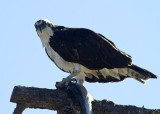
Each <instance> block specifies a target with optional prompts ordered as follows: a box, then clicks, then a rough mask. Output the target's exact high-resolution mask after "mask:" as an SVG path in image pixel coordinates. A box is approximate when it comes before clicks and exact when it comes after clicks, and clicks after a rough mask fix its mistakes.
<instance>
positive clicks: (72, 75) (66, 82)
mask: <svg viewBox="0 0 160 114" xmlns="http://www.w3.org/2000/svg"><path fill="white" fill-rule="evenodd" d="M79 72H80V71H79V70H78V71H77V70H75V71H74V72H72V73H71V74H70V75H69V76H68V77H66V78H63V80H62V81H61V82H59V83H57V84H56V86H57V87H61V86H62V85H63V84H65V85H68V84H69V83H70V82H71V81H75V79H73V77H75V76H76V75H77V74H78V73H79Z"/></svg>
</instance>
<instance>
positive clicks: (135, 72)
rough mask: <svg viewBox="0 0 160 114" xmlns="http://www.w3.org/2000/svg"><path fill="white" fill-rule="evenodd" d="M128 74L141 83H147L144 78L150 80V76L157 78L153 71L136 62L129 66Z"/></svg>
mask: <svg viewBox="0 0 160 114" xmlns="http://www.w3.org/2000/svg"><path fill="white" fill-rule="evenodd" d="M127 68H128V76H129V77H132V78H134V79H136V80H138V81H139V82H141V83H145V82H144V81H143V80H148V79H149V78H157V76H156V75H155V74H153V73H152V72H150V71H148V70H146V69H143V68H140V67H138V66H136V65H134V64H132V65H131V66H128V67H127Z"/></svg>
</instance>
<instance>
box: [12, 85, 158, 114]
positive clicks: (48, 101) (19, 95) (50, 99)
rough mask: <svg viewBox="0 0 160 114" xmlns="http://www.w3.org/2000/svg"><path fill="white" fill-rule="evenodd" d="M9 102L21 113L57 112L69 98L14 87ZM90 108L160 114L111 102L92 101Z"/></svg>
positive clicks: (111, 113) (113, 113) (103, 113)
mask: <svg viewBox="0 0 160 114" xmlns="http://www.w3.org/2000/svg"><path fill="white" fill-rule="evenodd" d="M72 100H73V102H74V105H75V107H76V109H78V110H80V107H79V103H78V102H77V101H76V100H75V99H74V98H73V99H72ZM10 101H11V102H14V103H17V106H18V108H19V112H23V110H24V109H25V108H40V109H49V110H57V111H59V110H61V109H62V108H63V107H65V106H69V105H70V98H68V95H67V93H66V92H65V91H62V90H60V89H45V88H35V87H24V86H15V87H14V89H13V92H12V96H11V99H10ZM22 104H23V105H22ZM21 105H22V106H21ZM19 106H20V107H19ZM92 108H93V114H128V113H130V114H154V113H155V114H160V109H157V110H154V109H146V108H143V107H142V108H139V107H136V106H128V105H116V104H115V103H113V102H112V101H107V100H102V101H97V100H94V101H93V102H92ZM16 110H17V108H16ZM16 110H15V111H16ZM14 114H21V113H14Z"/></svg>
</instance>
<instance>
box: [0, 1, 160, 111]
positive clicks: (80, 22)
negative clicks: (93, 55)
mask: <svg viewBox="0 0 160 114" xmlns="http://www.w3.org/2000/svg"><path fill="white" fill-rule="evenodd" d="M159 6H160V1H159V0H112V1H111V0H95V1H93V0H79V1H75V0H65V1H64V0H44V1H41V0H27V1H22V0H14V1H13V0H12V1H11V0H10V1H9V0H1V1H0V14H1V18H0V22H1V24H0V25H1V27H0V31H1V42H0V52H1V59H0V63H1V80H0V90H1V94H0V96H1V97H0V101H1V109H0V114H11V113H12V112H13V110H14V108H15V106H16V104H15V103H11V102H10V96H11V93H12V90H13V88H14V86H16V85H22V86H27V87H32V86H33V87H39V88H49V89H51V88H52V89H55V86H54V85H55V83H56V81H61V80H62V78H64V77H66V76H68V75H69V74H67V73H64V72H63V71H61V70H59V69H58V68H57V67H56V66H55V65H54V63H53V62H52V61H51V60H50V59H49V58H48V56H47V55H46V53H45V51H44V48H42V44H41V41H40V39H39V37H38V36H37V33H36V31H35V28H34V23H35V22H36V21H37V20H39V19H42V18H46V19H48V20H50V21H51V22H53V23H54V24H55V25H62V26H66V27H79V28H89V29H91V30H94V31H96V32H98V33H101V34H103V35H104V36H105V37H107V38H108V39H110V40H111V41H113V42H114V43H115V44H116V46H117V47H118V48H119V49H120V50H122V51H124V52H126V53H128V54H130V55H131V56H132V58H133V63H134V64H136V65H138V66H140V67H142V68H145V69H147V70H149V71H151V72H153V73H154V74H156V75H157V76H160V70H159V69H160V67H159V63H160V60H159V59H160V44H159V42H160V7H159ZM84 86H85V87H86V89H87V90H88V91H89V93H90V94H91V95H92V96H93V98H94V99H98V100H102V99H107V100H110V101H113V102H114V103H116V104H123V105H136V106H139V107H142V106H143V105H144V107H145V108H150V109H156V108H159V109H160V90H159V88H160V79H159V78H158V79H151V80H149V81H147V82H146V84H145V85H144V84H141V83H139V82H137V81H136V80H134V79H127V80H125V81H123V82H119V83H105V84H99V83H87V82H85V84H84ZM35 113H37V114H53V111H49V110H40V109H26V110H25V111H24V112H23V114H35ZM55 114H56V112H55Z"/></svg>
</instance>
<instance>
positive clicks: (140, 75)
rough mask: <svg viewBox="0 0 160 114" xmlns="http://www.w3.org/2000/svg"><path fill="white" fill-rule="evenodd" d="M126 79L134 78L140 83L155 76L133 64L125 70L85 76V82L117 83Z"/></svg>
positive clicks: (103, 71)
mask: <svg viewBox="0 0 160 114" xmlns="http://www.w3.org/2000/svg"><path fill="white" fill-rule="evenodd" d="M126 78H134V79H136V80H137V81H139V82H141V83H143V84H144V83H145V82H144V81H145V80H148V79H149V78H157V76H156V75H155V74H153V73H151V72H150V71H148V70H146V69H143V68H140V67H138V66H136V65H134V64H132V65H131V66H128V67H125V68H114V69H106V68H105V69H102V70H99V71H98V72H97V75H96V76H94V75H93V74H87V76H86V77H85V80H86V81H88V82H99V83H107V82H119V81H123V80H124V79H126Z"/></svg>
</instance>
